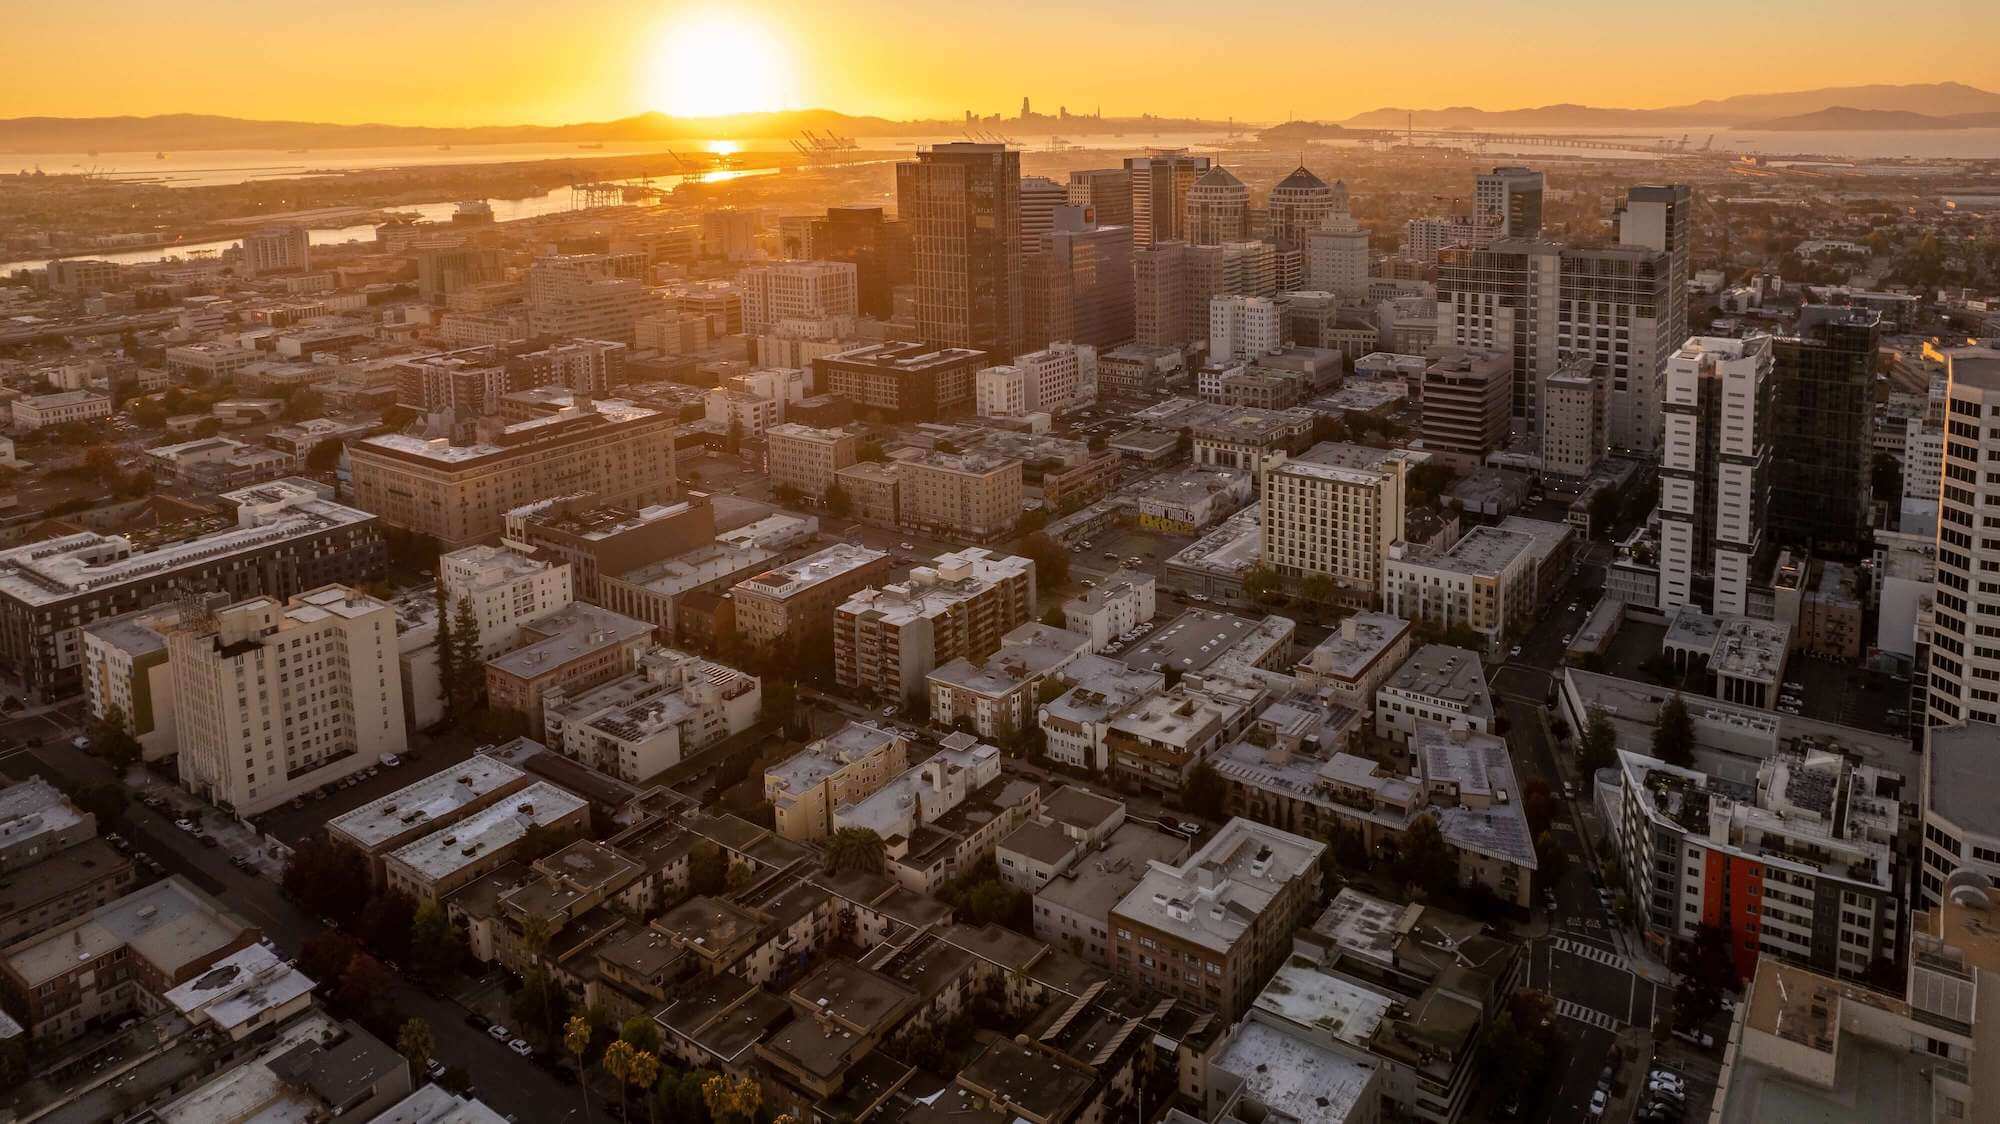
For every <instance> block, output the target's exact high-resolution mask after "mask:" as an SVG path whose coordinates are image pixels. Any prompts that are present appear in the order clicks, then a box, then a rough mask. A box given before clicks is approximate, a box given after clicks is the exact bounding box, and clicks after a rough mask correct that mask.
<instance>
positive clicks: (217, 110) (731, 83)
mask: <svg viewBox="0 0 2000 1124" xmlns="http://www.w3.org/2000/svg"><path fill="white" fill-rule="evenodd" d="M551 11H552V10H551V9H550V8H549V7H548V6H546V5H540V4H529V3H526V2H525V0H492V2H490V3H486V4H483V5H479V6H476V7H475V6H471V5H467V4H463V3H433V4H423V5H409V4H395V5H391V4H387V3H384V2H382V0H361V2H359V3H357V4H355V5H351V6H349V7H348V8H346V9H343V11H342V17H341V18H340V19H339V20H337V21H331V22H327V21H322V20H319V19H318V18H317V17H315V16H308V15H304V14H302V13H298V12H294V11H291V10H272V9H265V8H262V7H261V6H260V7H258V8H257V9H255V10H254V15H252V16H246V15H245V12H246V9H245V8H244V6H242V5H241V4H239V3H235V2H222V0H211V2H209V3H194V4H187V5H177V6H161V5H156V4H149V3H142V2H139V0H106V3H103V4H100V5H96V6H94V7H92V8H89V9H78V8H72V7H64V6H56V5H39V6H35V7H33V8H28V9H19V10H16V11H13V12H10V13H9V16H8V21H9V24H10V33H11V36H12V38H13V41H14V42H16V43H31V44H34V45H35V50H33V51H31V52H23V53H22V54H23V56H24V57H20V58H16V59H13V60H10V64H9V67H8V68H7V69H6V71H5V72H4V73H0V118H14V117H29V116H49V117H98V116H122V115H133V116H152V115H156V114H162V113H200V114H217V115H224V116H231V117H245V118H253V119H259V120H291V121H311V122H326V123H342V124H348V123H354V124H364V123H365V124H388V125H427V126H436V127H447V128H462V127H475V126H486V125H560V124H572V123H580V122H594V121H606V120H614V119H618V118H623V117H630V116H633V115H636V114H639V113H644V112H647V111H650V110H657V111H660V112H663V113H667V114H669V115H672V116H677V117H709V116H717V115H728V114H733V113H738V112H756V111H767V110H788V109H796V110H803V109H828V110H832V111H835V112H839V113H844V114H850V115H854V116H875V117H885V118H889V119H893V120H926V119H937V120H948V119H956V118H960V117H962V115H963V114H964V112H965V111H966V110H968V109H970V110H973V111H974V112H976V113H979V114H981V115H986V114H992V113H1001V114H1003V115H1005V116H1009V117H1011V116H1013V115H1014V114H1015V113H1017V112H1018V111H1019V108H1020V102H1021V97H1022V96H1023V95H1024V94H1026V95H1028V96H1029V97H1031V98H1032V99H1033V102H1034V106H1035V108H1036V109H1037V110H1038V111H1042V112H1049V113H1053V112H1055V111H1056V110H1057V108H1058V107H1059V106H1067V107H1068V108H1069V110H1070V111H1071V112H1072V113H1079V114H1087V113H1091V112H1094V111H1096V110H1098V109H1099V108H1100V107H1101V108H1102V110H1103V112H1104V113H1105V114H1106V115H1107V116H1137V115H1139V114H1141V113H1152V114H1155V115H1159V116H1168V117H1196V116H1199V117H1203V118H1208V119H1222V118H1224V117H1232V116H1233V117H1236V118H1238V119H1240V120H1244V121H1255V122H1271V121H1283V120H1288V119H1291V118H1310V119H1320V120H1339V119H1342V118H1346V117H1350V116H1352V115H1354V114H1357V113H1362V112H1366V111H1368V110H1372V109H1377V108H1381V107H1385V106H1410V107H1413V108H1443V107H1450V106H1474V107H1478V108H1482V109H1488V110H1504V109H1515V108H1527V107H1538V106H1545V105H1551V104H1559V103H1575V104H1580V105H1590V106H1603V107H1615V108H1624V109H1647V108H1659V107H1666V106H1675V105H1683V104H1687V103H1690V102H1696V101H1702V100H1706V99H1711V98H1725V97H1730V96H1734V95H1738V94H1757V93H1779V92H1790V91H1797V90H1809V89H1817V88H1822V87H1834V86H1850V85H1866V84H1905V83H1928V82H1937V81H1958V82H1963V83H1966V84H1968V85H1972V86H1977V87H1980V88H1983V89H1989V90H1994V89H2000V59H1996V58H1994V57H1993V56H1992V55H1990V54H1986V53H1978V52H1968V53H1963V54H1961V55H1959V56H1957V57H1956V58H1955V59H1954V65H1955V66H1957V67H1959V70H1958V72H1957V73H1952V74H1948V75H1940V74H1938V73H1937V69H1936V68H1937V59H1936V57H1935V54H1934V53H1933V52H1932V51H1931V50H1930V45H1931V44H1933V43H1935V42H1937V41H1938V40H1939V39H1940V38H1943V39H1947V40H1954V41H1960V42H1968V43H1976V42H1991V41H1993V39H1994V38H1995V37H1996V35H2000V5H1994V4H1974V3H1938V2H1932V3H1927V4H1919V5H1918V6H1917V10H1916V11H1915V12H1912V13H1911V20H1910V22H1911V23H1912V24H1913V25H1925V26H1926V34H1924V35H1923V36H1921V37H1917V36H1912V37H1909V38H1908V39H1907V40H1904V41H1898V42H1897V43H1896V44H1895V45H1894V47H1893V49H1891V48H1889V47H1885V45H1884V43H1883V42H1882V40H1881V37H1880V35H1879V27H1878V24H1877V20H1876V17H1877V16H1878V15H1879V9H1877V8H1874V7H1872V6H1871V7H1869V8H1866V9H1864V8H1863V7H1862V6H1861V5H1859V4H1850V3H1836V4H1826V3H1810V2H1807V0H1780V2H1777V3H1773V4H1768V5H1764V6H1762V7H1758V8H1750V9H1745V8H1742V7H1740V6H1736V5H1729V6H1725V5H1723V4H1721V3H1719V2H1718V0H1694V2H1693V3H1692V4H1689V5H1685V6H1682V7H1681V8H1678V9H1676V18H1675V19H1674V20H1673V21H1672V23H1671V25H1663V24H1662V23H1661V21H1660V20H1659V19H1658V16H1657V11H1656V10H1654V9H1649V8H1643V7H1639V6H1630V7H1616V8H1605V7H1603V6H1600V5H1594V4H1587V3H1582V2H1580V0H1555V2H1551V3H1544V4H1532V5H1531V4H1526V3H1522V2H1519V0H1507V2H1503V3H1500V4H1475V3H1472V2H1470V0H1441V2H1440V3H1437V4H1432V5H1429V6H1426V7H1425V8H1424V9H1423V10H1422V11H1421V12H1406V11H1402V10H1393V11H1379V10H1365V9H1356V10H1343V11H1340V12H1338V13H1337V14H1332V13H1327V12H1326V10H1325V9H1321V8H1314V7H1309V6H1307V5H1304V4H1300V3H1297V2H1296V0H1255V2H1253V3H1251V4H1249V5H1248V6H1243V5H1238V6H1235V7H1233V8H1232V9H1231V14H1232V18H1230V19H1229V20H1227V21H1226V22H1217V21H1216V20H1215V19H1214V18H1213V15H1214V11H1215V9H1214V8H1213V7H1212V6H1210V5H1202V6H1197V5H1194V4H1192V3H1187V2H1186V0H1165V2H1163V3H1158V4H1155V5H1153V6H1152V7H1151V8H1149V9H1148V10H1147V11H1146V12H1145V13H1144V19H1143V20H1141V19H1139V18H1138V15H1137V13H1135V12H1133V11H1132V10H1130V9H1129V8H1128V7H1125V6H1119V5H1109V4H1098V5H1089V6H1080V7H1066V8H1053V7H1050V8H1042V7H1038V6H1033V5H1028V6H1021V5H1017V6H1013V7H1011V8H1009V9H1006V10H1004V11H1000V10H996V9H994V8H993V7H992V6H989V5H974V4H970V3H965V2H963V0H946V2H943V3H938V4H933V5H931V6H930V7H928V8H927V9H925V16H926V18H925V19H922V20H912V19H910V18H909V16H910V10H909V9H908V8H907V7H904V6H899V5H891V4H888V3H886V2H884V0H857V2H855V3H850V4H845V5H839V6H825V5H818V6H815V5H807V4H804V3H799V2H796V0H772V2H764V3H751V4H744V5H738V6H732V7H729V8H722V7H705V6H695V5H669V6H664V7H663V6H660V5H656V4H644V3H638V2H636V0H586V2H584V3H581V4H572V5H568V6H565V7H563V8H561V9H560V10H559V12H558V13H557V15H556V16H552V15H551ZM376 15H379V16H380V17H382V18H381V19H373V18H370V17H371V16H376ZM558 16H559V18H558ZM391 20H393V22H392V23H391V22H388V21H391ZM1724 20H1726V21H1727V23H1728V25H1729V27H1730V34H1728V35H1727V36H1709V37H1703V34H1702V31H1701V29H1702V28H1703V27H1705V26H1719V21H1724ZM1673 29H1682V31H1681V33H1679V34H1676V33H1675V32H1674V30H1673ZM1066 42H1067V43H1070V44H1082V45H1090V44H1109V45H1110V46H1109V47H1107V48H1105V49H1101V50H1099V49H1092V48H1091V47H1089V46H1075V47H1066V46H1064V44H1065V43H1066ZM940 44H943V45H942V46H941V45H940ZM1273 44H1279V45H1281V47H1280V48H1278V49H1274V46H1273ZM195 57H202V58H212V59H214V60H218V61H217V63H216V64H215V65H200V66H191V65H189V63H188V60H189V59H191V58H195ZM1167 58H1171V59H1174V60H1175V65H1171V66H1163V65H1162V64H1161V60H1162V59H1167ZM232 59H237V60H241V63H242V66H236V65H231V63H230V60H232ZM1431 60H1445V61H1442V62H1438V61H1431ZM259 61H262V62H267V63H270V62H275V63H278V64H279V65H280V66H281V69H282V73H283V75H284V80H283V81H282V82H279V83H271V82H266V83H264V84H263V85H261V86H258V87H256V88H254V89H248V88H246V84H245V83H244V81H243V77H244V69H245V68H247V67H249V66H250V65H252V64H253V63H255V62H259ZM1732 78H1741V79H1743V85H1742V86H1741V87H1739V88H1735V89H1730V88H1726V87H1727V86H1729V85H1730V79H1732Z"/></svg>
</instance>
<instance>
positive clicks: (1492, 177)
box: [1472, 167, 1547, 238]
mask: <svg viewBox="0 0 2000 1124" xmlns="http://www.w3.org/2000/svg"><path fill="white" fill-rule="evenodd" d="M1546 186H1547V181H1546V177H1544V176H1543V175H1542V173H1540V172H1537V171H1535V170H1533V169H1532V168H1521V167H1503V168H1495V169H1493V170H1492V171H1490V172H1482V173H1480V174H1479V176H1478V178H1476V179H1475V180H1474V181H1473V185H1472V202H1473V206H1474V207H1476V208H1477V209H1478V213H1480V214H1482V215H1490V216H1492V217H1493V218H1494V219H1497V220H1498V221H1499V223H1500V237H1502V238H1533V237H1536V236H1537V235H1539V234H1540V233H1541V232H1542V192H1543V189H1544V188H1545V187H1546Z"/></svg>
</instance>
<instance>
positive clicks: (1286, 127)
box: [1257, 121, 1347, 141]
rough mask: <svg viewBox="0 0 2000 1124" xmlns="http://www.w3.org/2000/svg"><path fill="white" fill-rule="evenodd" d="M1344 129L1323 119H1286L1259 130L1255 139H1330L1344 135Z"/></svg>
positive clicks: (1345, 131)
mask: <svg viewBox="0 0 2000 1124" xmlns="http://www.w3.org/2000/svg"><path fill="white" fill-rule="evenodd" d="M1346 133H1347V130H1346V129H1343V128H1341V127H1340V126H1339V125H1334V124H1330V123H1328V122H1325V121H1287V122H1285V123H1284V124H1282V125H1273V126H1271V127H1270V128H1268V129H1263V130H1260V131H1259V132H1258V133H1257V139H1258V140H1261V141H1313V140H1332V139H1334V138H1335V137H1340V136H1344V135H1345V134H1346Z"/></svg>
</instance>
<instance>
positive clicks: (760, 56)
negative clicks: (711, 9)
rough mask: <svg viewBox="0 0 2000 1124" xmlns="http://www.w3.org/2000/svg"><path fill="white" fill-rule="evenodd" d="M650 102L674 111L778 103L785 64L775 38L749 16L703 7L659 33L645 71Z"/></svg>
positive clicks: (709, 112) (714, 111)
mask: <svg viewBox="0 0 2000 1124" xmlns="http://www.w3.org/2000/svg"><path fill="white" fill-rule="evenodd" d="M649 79H650V82H651V87H652V88H651V91H650V94H651V100H652V104H653V105H654V106H655V107H656V108H658V109H660V110H661V111H663V112H666V113H671V114H673V115H674V116H676V117H718V116H722V115H725V114H730V113H756V112H760V111H764V110H773V109H784V108H785V107H786V105H787V104H788V103H789V101H790V96H789V95H790V93H791V88H790V85H791V82H790V80H791V65H790V61H789V60H788V59H787V58H786V57H785V48H784V45H783V44H782V43H780V42H779V41H778V39H777V38H776V37H775V36H773V35H772V34H771V33H770V32H769V31H767V30H766V29H765V28H764V27H763V26H762V25H760V24H758V23H756V22H755V21H754V20H750V19H747V18H745V17H743V16H742V15H739V14H734V13H705V14H702V15H698V16H694V17H692V18H690V19H686V20H682V21H680V22H677V23H675V24H673V25H672V26H670V27H668V28H667V29H666V30H665V31H664V32H662V33H661V35H660V39H659V45H658V46H657V47H656V48H655V49H654V51H653V58H652V64H651V68H650V71H649Z"/></svg>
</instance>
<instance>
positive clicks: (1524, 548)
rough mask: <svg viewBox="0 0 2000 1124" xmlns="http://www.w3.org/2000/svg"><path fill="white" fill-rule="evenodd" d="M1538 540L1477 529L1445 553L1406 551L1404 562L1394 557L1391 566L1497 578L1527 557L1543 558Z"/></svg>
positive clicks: (1512, 533) (1517, 532) (1406, 548)
mask: <svg viewBox="0 0 2000 1124" xmlns="http://www.w3.org/2000/svg"><path fill="white" fill-rule="evenodd" d="M1538 547H1539V543H1538V542H1537V540H1536V536H1534V535H1530V534H1527V533H1525V532H1521V531H1503V530H1501V529H1500V528H1498V527H1474V528H1472V529H1471V530H1470V531H1467V532H1466V533H1465V534H1464V535H1463V536H1461V537H1460V538H1459V540H1458V541H1457V542H1455V543H1453V544H1452V545H1451V546H1450V547H1448V548H1447V549H1445V550H1443V551H1433V550H1428V549H1425V548H1422V547H1405V548H1404V549H1403V554H1402V557H1401V558H1396V557H1395V556H1394V555H1393V554H1392V555H1391V564H1392V565H1394V564H1395V563H1397V562H1401V563H1403V564H1406V565H1412V566H1424V567H1428V568H1430V569H1433V570H1444V571H1448V572H1450V573H1454V574H1466V575H1469V576H1472V577H1480V578H1497V577H1499V576H1500V575H1501V574H1503V573H1505V572H1506V570H1507V568H1508V567H1509V566H1511V565H1513V564H1514V561H1515V560H1516V559H1518V558H1520V557H1521V556H1522V555H1524V554H1539V553H1540V552H1541V551H1540V550H1539V549H1538Z"/></svg>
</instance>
